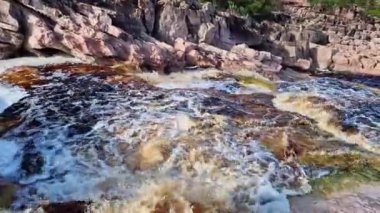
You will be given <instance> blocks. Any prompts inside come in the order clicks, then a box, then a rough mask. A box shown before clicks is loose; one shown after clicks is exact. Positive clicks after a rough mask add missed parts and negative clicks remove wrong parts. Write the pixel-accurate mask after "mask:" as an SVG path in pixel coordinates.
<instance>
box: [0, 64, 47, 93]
mask: <svg viewBox="0 0 380 213" xmlns="http://www.w3.org/2000/svg"><path fill="white" fill-rule="evenodd" d="M0 80H1V81H5V82H8V83H9V84H12V85H17V86H20V87H23V88H25V89H30V88H31V87H32V86H34V85H38V84H42V83H43V82H44V79H43V77H42V76H41V75H40V73H39V70H38V69H37V68H33V67H16V68H12V69H9V70H7V71H6V72H5V73H3V74H0Z"/></svg>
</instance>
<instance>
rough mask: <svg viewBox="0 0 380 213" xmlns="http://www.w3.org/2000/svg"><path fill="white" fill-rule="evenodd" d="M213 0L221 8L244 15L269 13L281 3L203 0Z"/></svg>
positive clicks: (272, 0) (270, 1)
mask: <svg viewBox="0 0 380 213" xmlns="http://www.w3.org/2000/svg"><path fill="white" fill-rule="evenodd" d="M203 1H204V2H212V3H213V4H214V5H215V6H216V7H217V8H219V9H225V10H226V9H228V10H233V11H236V12H238V13H240V14H242V15H252V14H255V13H267V12H270V11H272V10H273V9H274V8H276V7H277V6H278V4H279V1H277V0H203Z"/></svg>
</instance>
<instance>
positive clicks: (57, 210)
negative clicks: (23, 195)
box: [42, 201, 89, 213]
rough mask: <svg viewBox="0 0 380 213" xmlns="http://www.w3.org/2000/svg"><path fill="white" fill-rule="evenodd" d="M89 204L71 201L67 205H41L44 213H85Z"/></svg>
mask: <svg viewBox="0 0 380 213" xmlns="http://www.w3.org/2000/svg"><path fill="white" fill-rule="evenodd" d="M88 205H89V203H87V202H79V201H73V202H68V203H52V204H48V205H43V206H42V209H43V211H44V213H67V212H72V213H85V212H87V210H88Z"/></svg>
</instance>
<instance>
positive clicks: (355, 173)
mask: <svg viewBox="0 0 380 213" xmlns="http://www.w3.org/2000/svg"><path fill="white" fill-rule="evenodd" d="M300 163H301V164H303V165H308V166H313V167H317V168H323V167H330V168H334V169H335V171H334V172H333V173H332V174H331V175H328V176H326V177H323V178H319V179H314V180H311V182H310V183H311V185H312V187H313V190H314V192H316V193H321V194H324V195H329V194H331V193H333V192H337V191H340V190H344V189H347V188H350V187H354V186H357V185H360V184H363V183H365V184H371V183H379V182H380V161H379V159H377V158H373V157H366V156H364V155H361V154H349V153H347V154H341V155H305V156H302V157H301V158H300Z"/></svg>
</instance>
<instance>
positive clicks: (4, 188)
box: [0, 179, 19, 210]
mask: <svg viewBox="0 0 380 213" xmlns="http://www.w3.org/2000/svg"><path fill="white" fill-rule="evenodd" d="M18 189H19V186H18V185H17V184H14V183H11V182H7V181H5V180H2V179H0V210H4V209H10V208H11V207H12V204H13V202H14V201H15V199H16V193H17V190H18Z"/></svg>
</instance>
